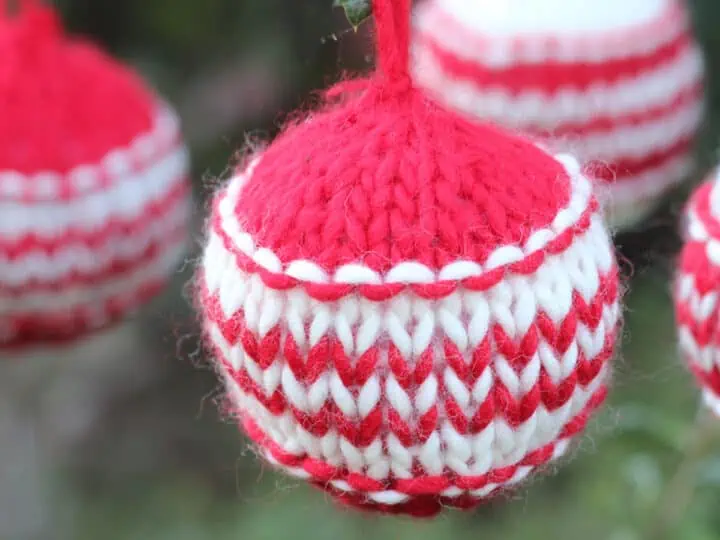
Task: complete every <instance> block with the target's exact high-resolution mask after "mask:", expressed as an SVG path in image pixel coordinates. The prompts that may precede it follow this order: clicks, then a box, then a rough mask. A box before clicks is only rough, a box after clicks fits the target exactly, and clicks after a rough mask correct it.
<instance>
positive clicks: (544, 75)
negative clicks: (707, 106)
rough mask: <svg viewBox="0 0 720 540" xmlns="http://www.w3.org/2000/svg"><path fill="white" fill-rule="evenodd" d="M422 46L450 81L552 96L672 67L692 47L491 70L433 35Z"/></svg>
mask: <svg viewBox="0 0 720 540" xmlns="http://www.w3.org/2000/svg"><path fill="white" fill-rule="evenodd" d="M418 39H419V42H420V44H421V46H423V47H425V48H426V49H427V51H428V53H430V54H433V55H434V56H435V58H436V60H437V62H438V63H439V64H440V65H441V66H442V67H443V71H444V72H445V73H446V74H447V76H448V77H449V78H450V79H453V80H464V81H468V82H472V83H473V84H474V85H475V86H477V87H479V88H493V89H502V90H503V91H505V92H507V93H510V94H515V95H518V94H521V93H524V92H528V91H536V92H541V93H544V94H555V93H557V92H561V91H563V90H567V89H574V90H588V89H590V88H592V87H594V86H597V85H598V84H603V85H608V86H610V85H613V84H617V83H619V82H622V81H624V80H627V79H634V78H637V77H638V76H639V75H642V74H645V73H650V72H653V71H656V70H659V69H662V68H663V67H664V66H666V65H669V64H672V63H673V62H675V61H677V60H678V59H679V58H681V57H682V55H683V54H685V53H687V51H688V50H690V49H691V48H692V47H693V46H694V44H693V40H692V36H691V35H690V34H689V33H683V34H681V35H679V36H678V37H676V38H675V39H674V40H673V41H671V42H669V43H667V44H665V45H663V46H662V47H660V48H658V49H657V50H655V51H652V52H651V53H649V54H646V55H644V56H635V57H630V58H617V59H613V60H606V61H604V62H602V63H590V62H568V63H565V62H560V61H554V62H551V61H545V62H542V63H523V64H514V65H512V66H507V67H498V68H495V67H492V66H488V65H482V64H479V63H478V62H477V61H474V60H467V59H464V58H461V57H459V56H457V55H456V54H455V53H454V52H450V51H447V50H445V48H444V47H443V45H442V43H438V42H436V41H435V40H434V38H433V36H432V35H428V34H426V33H421V34H420V35H419V36H418Z"/></svg>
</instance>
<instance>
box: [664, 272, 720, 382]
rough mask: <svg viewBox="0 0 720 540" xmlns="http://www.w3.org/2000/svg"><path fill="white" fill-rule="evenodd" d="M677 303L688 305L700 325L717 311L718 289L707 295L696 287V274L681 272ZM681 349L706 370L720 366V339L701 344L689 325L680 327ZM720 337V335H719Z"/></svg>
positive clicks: (694, 322)
mask: <svg viewBox="0 0 720 540" xmlns="http://www.w3.org/2000/svg"><path fill="white" fill-rule="evenodd" d="M675 294H676V299H675V301H676V302H677V303H682V304H684V305H686V306H687V307H688V308H689V310H690V313H691V315H692V318H693V325H694V326H700V325H701V324H703V323H704V322H705V321H706V320H707V318H708V317H710V316H711V315H713V314H714V313H716V311H717V307H718V296H719V293H718V291H712V292H709V293H707V294H705V295H703V294H701V293H700V291H698V290H697V288H696V287H695V276H693V275H691V274H686V273H681V274H680V275H679V276H678V279H677V283H676V289H675ZM678 331H679V343H680V349H681V350H682V351H683V353H685V355H686V356H687V358H690V359H691V360H692V362H693V363H695V364H697V365H698V366H699V367H701V368H702V369H703V370H704V371H706V372H707V371H710V370H711V369H712V368H713V367H714V366H717V367H720V355H718V352H719V351H718V348H717V345H720V340H719V341H718V342H717V343H715V342H711V343H710V344H708V345H700V344H699V343H697V341H696V340H695V338H694V337H693V333H692V330H691V328H689V327H688V326H687V325H685V324H682V325H680V327H679V329H678ZM718 337H720V335H719V336H718Z"/></svg>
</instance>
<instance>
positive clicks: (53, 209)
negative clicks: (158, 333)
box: [0, 0, 189, 346]
mask: <svg viewBox="0 0 720 540" xmlns="http://www.w3.org/2000/svg"><path fill="white" fill-rule="evenodd" d="M0 56H1V57H2V59H3V60H2V65H1V66H0V118H2V119H3V121H2V122H0V344H2V345H5V346H8V345H15V344H22V343H25V342H29V341H33V342H34V341H38V340H40V341H45V340H50V339H52V340H55V339H67V338H71V337H75V336H78V335H81V334H83V333H84V332H86V331H88V330H90V329H92V328H96V327H98V326H101V325H104V324H106V323H108V322H109V321H111V320H114V319H116V318H119V317H121V316H122V315H124V314H126V313H127V312H128V311H130V310H132V309H134V308H136V307H138V306H139V305H140V304H142V303H143V302H145V301H147V300H148V299H149V298H150V297H151V296H152V295H153V294H154V293H155V292H156V291H158V289H159V288H160V286H161V285H162V283H163V282H164V281H165V280H166V278H167V277H168V275H169V273H170V272H171V271H172V268H173V266H174V265H175V264H176V262H177V261H178V258H179V256H180V254H181V252H182V249H183V244H184V238H185V227H186V223H187V220H188V194H189V190H188V185H187V182H186V180H187V165H188V163H187V155H186V152H185V149H184V147H183V145H182V143H181V140H180V133H179V129H178V122H177V120H176V118H175V116H174V115H173V113H172V112H171V111H170V110H169V109H168V108H167V106H165V105H164V104H163V103H162V102H160V101H159V100H158V99H157V98H156V97H155V96H154V95H153V94H152V93H150V92H149V91H148V90H147V89H146V87H145V86H144V85H143V84H142V82H141V81H140V80H139V79H138V78H137V77H136V76H135V75H134V74H133V73H131V72H130V71H129V70H127V69H126V68H124V67H122V66H121V65H119V64H117V63H116V62H114V61H113V60H111V59H109V58H108V57H106V56H105V55H104V54H103V53H101V52H100V51H99V50H98V49H97V48H95V47H93V46H92V45H89V44H87V43H84V42H81V41H78V40H74V39H70V38H67V37H65V36H63V35H62V32H61V29H60V26H59V22H58V20H57V16H56V14H55V13H54V12H53V11H52V10H51V8H49V7H43V6H42V5H40V3H39V2H38V3H35V2H31V1H28V0H25V1H24V2H21V7H20V12H19V13H18V14H16V15H8V14H7V13H0Z"/></svg>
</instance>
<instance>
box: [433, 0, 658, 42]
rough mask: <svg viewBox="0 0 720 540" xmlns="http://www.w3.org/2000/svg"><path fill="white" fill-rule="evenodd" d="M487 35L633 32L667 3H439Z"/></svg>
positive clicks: (507, 0)
mask: <svg viewBox="0 0 720 540" xmlns="http://www.w3.org/2000/svg"><path fill="white" fill-rule="evenodd" d="M437 1H438V4H439V6H440V8H441V9H443V10H444V11H446V12H448V13H453V14H455V16H456V17H457V19H458V20H459V21H462V22H463V23H465V24H467V25H468V26H470V27H472V28H474V29H477V30H478V31H479V32H482V33H483V34H488V35H491V36H504V35H508V34H527V33H531V34H532V33H540V34H552V35H558V34H559V35H561V36H562V35H573V36H577V35H584V34H585V33H587V32H591V33H600V32H608V31H616V30H622V29H625V28H633V27H635V26H638V25H642V24H646V23H647V22H649V21H652V20H653V19H656V18H657V17H659V16H660V15H661V14H662V13H663V11H664V10H665V9H666V6H667V5H668V2H667V0H630V2H629V3H628V0H603V1H602V2H597V1H594V0H472V1H468V0H437Z"/></svg>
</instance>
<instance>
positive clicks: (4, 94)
mask: <svg viewBox="0 0 720 540" xmlns="http://www.w3.org/2000/svg"><path fill="white" fill-rule="evenodd" d="M56 19H57V15H56V14H55V12H54V10H53V9H52V8H50V7H49V6H43V7H40V6H38V7H32V8H26V9H24V10H23V11H22V12H21V15H19V16H17V17H13V18H12V19H8V20H6V21H4V24H5V25H6V26H7V27H8V28H6V29H5V31H4V34H3V36H4V38H5V39H3V40H2V42H0V57H2V58H3V70H2V76H0V118H2V122H0V170H14V171H18V172H21V173H24V174H31V173H36V172H41V171H55V172H58V173H61V174H62V173H65V172H67V171H69V170H71V169H72V168H74V167H76V166H77V165H81V164H86V163H97V162H98V161H100V160H101V159H102V158H103V157H104V156H105V155H106V154H107V152H108V151H109V150H111V149H114V148H122V147H124V146H126V145H128V144H129V143H130V142H131V141H132V140H133V139H134V138H135V137H136V136H137V135H139V134H142V133H146V132H148V131H149V130H150V128H151V127H152V122H153V118H154V112H155V107H154V105H155V100H154V96H153V95H152V93H150V92H149V91H148V89H147V88H146V87H145V85H144V83H143V81H142V80H141V79H140V77H138V76H137V75H135V74H134V73H133V72H131V71H130V70H129V69H128V68H126V67H124V66H123V65H121V64H119V63H118V62H116V61H115V60H113V59H111V58H109V57H108V56H106V55H105V54H104V53H102V52H101V51H100V50H99V49H98V48H97V47H95V46H93V45H91V44H88V43H86V42H83V41H81V40H78V39H72V38H70V37H66V36H63V35H62V31H61V29H60V28H59V26H60V23H59V21H57V20H56ZM28 141H32V144H27V143H28Z"/></svg>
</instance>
